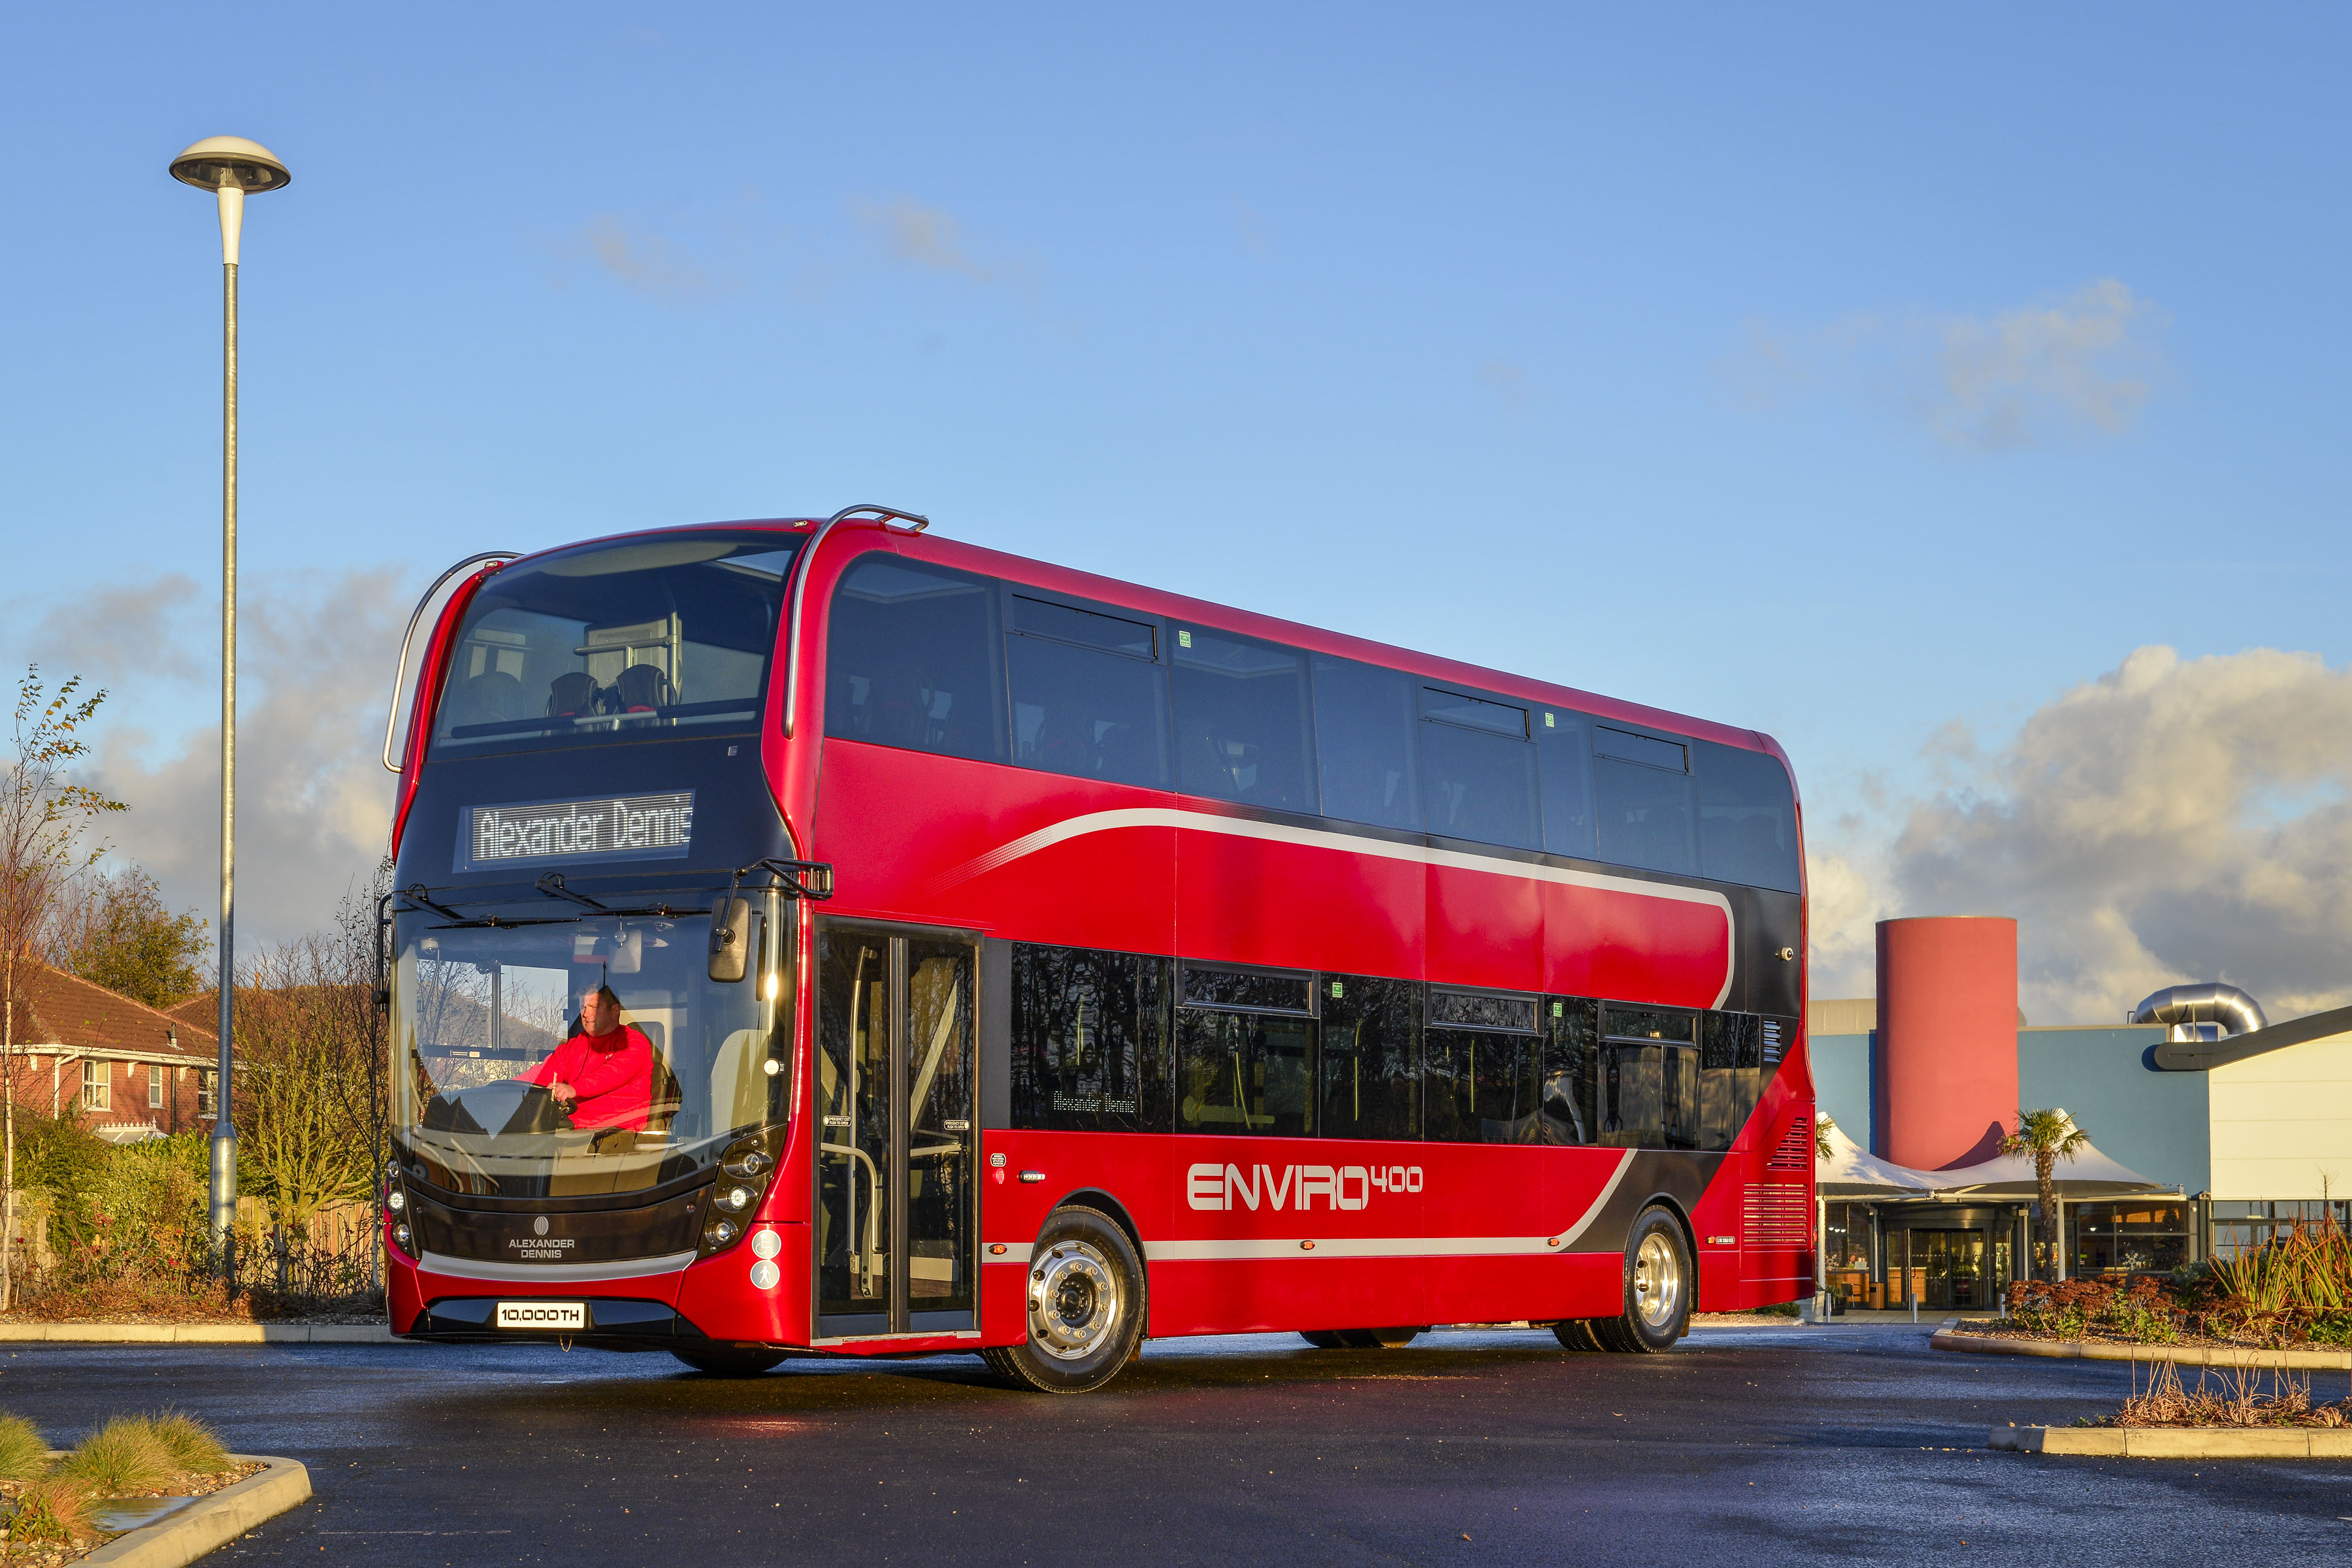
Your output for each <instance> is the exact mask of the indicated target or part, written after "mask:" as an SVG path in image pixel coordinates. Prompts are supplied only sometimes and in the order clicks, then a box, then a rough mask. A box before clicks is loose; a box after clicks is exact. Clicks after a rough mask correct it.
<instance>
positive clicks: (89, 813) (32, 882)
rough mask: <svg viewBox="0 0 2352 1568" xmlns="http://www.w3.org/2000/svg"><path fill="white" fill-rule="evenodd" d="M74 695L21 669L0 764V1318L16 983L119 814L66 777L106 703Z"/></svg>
mask: <svg viewBox="0 0 2352 1568" xmlns="http://www.w3.org/2000/svg"><path fill="white" fill-rule="evenodd" d="M80 689H81V677H79V676H78V675H77V676H74V677H71V678H70V679H68V680H67V681H66V682H65V684H64V685H62V686H60V687H58V689H56V690H55V691H51V690H49V689H47V688H46V687H45V686H44V685H43V684H42V682H41V672H40V667H39V666H38V665H27V666H26V667H25V673H24V676H23V678H22V679H19V680H18V681H17V683H16V710H15V714H14V719H13V723H12V726H11V729H10V731H9V742H10V745H9V752H8V755H7V757H6V759H5V763H0V1099H5V1109H0V1194H5V1196H0V1309H5V1308H6V1307H7V1306H8V1305H9V1304H10V1301H11V1299H12V1298H13V1296H14V1293H15V1288H16V1278H15V1273H14V1269H15V1247H13V1245H11V1240H10V1238H12V1237H14V1236H15V1235H16V1075H17V1069H18V1068H19V1066H20V1065H21V1063H20V1061H19V1058H18V1056H17V1044H16V1018H17V1010H18V1006H19V1003H20V998H19V996H18V994H17V989H16V987H17V981H18V976H19V973H20V972H21V971H22V970H23V969H24V968H25V966H26V965H27V964H30V963H34V962H35V961H36V960H37V958H38V957H39V956H40V953H41V952H42V951H43V948H44V944H45V940H46V938H47V935H48V934H49V929H50V922H51V921H53V920H54V919H55V917H56V913H57V907H58V900H59V897H60V896H61V895H62V894H63V893H64V891H65V889H66V888H67V886H68V883H69V881H70V880H71V879H72V878H73V877H74V876H75V875H76V874H77V873H79V872H80V871H83V870H86V869H88V868H89V866H90V865H91V864H92V863H93V862H95V861H96V860H97V858H98V857H99V855H100V853H102V849H100V848H88V847H85V844H84V835H85V834H86V833H88V831H89V827H90V825H91V824H92V823H93V822H95V821H97V820H98V819H100V818H101V817H103V816H106V814H108V813H109V812H116V811H121V810H124V809H126V808H125V806H124V805H123V803H122V802H121V801H119V800H113V799H110V798H109V797H108V796H106V795H101V794H100V793H99V792H98V791H97V790H95V789H92V788H90V787H89V785H87V784H80V783H79V782H77V781H76V780H75V779H74V778H73V776H72V770H73V768H74V767H75V766H76V764H78V763H81V762H82V761H83V760H84V759H85V758H87V757H88V756H89V742H87V741H85V740H83V739H82V731H84V730H85V729H87V728H88V727H89V723H90V721H91V720H92V719H93V718H94V717H95V716H96V715H97V713H98V709H99V704H100V703H102V702H104V701H105V700H106V693H105V692H103V691H96V692H92V693H91V694H90V695H89V696H88V697H83V696H81V695H79V692H80Z"/></svg>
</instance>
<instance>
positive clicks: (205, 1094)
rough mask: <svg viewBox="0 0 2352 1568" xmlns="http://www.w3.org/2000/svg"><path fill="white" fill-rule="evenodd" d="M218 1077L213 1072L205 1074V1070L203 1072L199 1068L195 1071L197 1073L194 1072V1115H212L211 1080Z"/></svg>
mask: <svg viewBox="0 0 2352 1568" xmlns="http://www.w3.org/2000/svg"><path fill="white" fill-rule="evenodd" d="M218 1076H219V1075H218V1074H217V1073H214V1072H206V1071H205V1070H204V1069H203V1068H198V1069H197V1071H196V1114H197V1115H198V1116H210V1115H212V1114H213V1113H214V1112H213V1079H215V1078H216V1077H218Z"/></svg>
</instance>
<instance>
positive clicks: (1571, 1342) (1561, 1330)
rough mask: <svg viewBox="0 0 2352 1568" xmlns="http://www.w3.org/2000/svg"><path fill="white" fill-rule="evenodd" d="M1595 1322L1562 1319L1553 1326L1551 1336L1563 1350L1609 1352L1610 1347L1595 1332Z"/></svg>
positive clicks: (1582, 1319)
mask: <svg viewBox="0 0 2352 1568" xmlns="http://www.w3.org/2000/svg"><path fill="white" fill-rule="evenodd" d="M1593 1322H1594V1320H1592V1319H1591V1318H1562V1319H1561V1320H1560V1321H1559V1322H1557V1323H1554V1324H1553V1325H1552V1326H1551V1336H1552V1338H1554V1339H1556V1340H1558V1341H1559V1345H1560V1349H1562V1350H1570V1351H1599V1350H1607V1349H1608V1348H1609V1347H1608V1346H1607V1345H1604V1344H1602V1343H1601V1338H1600V1336H1599V1335H1598V1334H1596V1333H1594V1332H1593Z"/></svg>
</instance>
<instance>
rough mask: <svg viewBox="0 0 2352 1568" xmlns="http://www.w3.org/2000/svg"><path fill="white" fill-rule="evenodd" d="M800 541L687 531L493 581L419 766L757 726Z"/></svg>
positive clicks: (448, 680)
mask: <svg viewBox="0 0 2352 1568" xmlns="http://www.w3.org/2000/svg"><path fill="white" fill-rule="evenodd" d="M799 543H800V542H799V541H798V540H797V539H795V538H794V537H793V535H791V534H788V533H777V532H772V531H758V532H754V531H747V530H743V529H724V530H710V529H698V530H688V531H678V532H674V533H664V534H658V535H655V536H652V537H650V538H639V539H634V540H623V541H619V542H614V543H609V544H587V545H582V546H580V547H579V548H577V549H573V550H563V551H558V552H555V553H553V554H551V555H544V556H538V557H534V558H532V559H530V560H528V561H523V562H520V563H517V564H515V565H512V566H509V567H508V568H506V569H505V570H504V571H501V572H497V573H494V574H491V576H490V577H489V579H488V581H487V582H485V583H484V584H482V586H481V588H480V590H479V591H478V593H476V594H475V595H474V599H473V602H472V603H471V604H469V605H467V607H466V618H465V623H464V624H463V625H462V626H460V627H459V628H458V631H457V637H456V639H455V641H454V642H453V643H452V645H451V647H450V652H449V661H448V666H447V673H446V676H445V678H444V681H443V685H442V690H441V701H440V706H439V708H438V709H437V710H436V713H435V716H434V724H433V755H434V756H435V757H436V758H441V757H455V756H480V755H486V754H488V753H490V752H515V751H530V750H538V749H543V748H547V747H552V746H577V745H583V744H590V743H595V742H611V741H632V740H635V741H648V740H663V739H668V738H671V737H677V736H688V735H720V734H735V733H742V732H745V731H751V730H752V729H755V728H756V727H757V726H758V724H759V720H760V712H761V702H762V701H763V700H764V699H765V695H766V691H767V679H768V664H769V660H770V658H771V657H772V655H773V653H774V651H775V647H776V628H777V624H778V621H779V618H780V616H781V615H782V609H783V600H784V574H785V571H786V569H787V568H788V567H790V565H791V564H792V559H793V551H794V550H795V549H796V548H798V546H799Z"/></svg>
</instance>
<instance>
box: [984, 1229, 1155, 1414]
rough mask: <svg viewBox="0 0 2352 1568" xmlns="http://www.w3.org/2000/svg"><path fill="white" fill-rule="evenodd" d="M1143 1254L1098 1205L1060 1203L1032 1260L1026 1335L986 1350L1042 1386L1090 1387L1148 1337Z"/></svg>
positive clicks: (1060, 1390) (1027, 1382)
mask: <svg viewBox="0 0 2352 1568" xmlns="http://www.w3.org/2000/svg"><path fill="white" fill-rule="evenodd" d="M1145 1289H1146V1285H1145V1280H1144V1273H1143V1259H1142V1258H1139V1257H1137V1256H1136V1251H1135V1244H1134V1243H1133V1242H1131V1241H1129V1239H1128V1238H1127V1232H1126V1231H1124V1230H1122V1229H1120V1228H1119V1226H1118V1221H1116V1220H1114V1219H1112V1218H1111V1217H1110V1216H1109V1215H1107V1214H1104V1213H1103V1212H1102V1211H1101V1210H1099V1209H1090V1208H1086V1207H1083V1206H1081V1205H1071V1206H1069V1207H1067V1208H1059V1209H1055V1211H1054V1212H1053V1214H1052V1215H1049V1216H1047V1218H1046V1220H1045V1229H1044V1230H1042V1231H1040V1232H1038V1234H1037V1250H1036V1251H1035V1252H1034V1253H1033V1254H1032V1255H1031V1257H1030V1260H1029V1301H1028V1308H1029V1310H1028V1320H1029V1333H1028V1337H1027V1338H1026V1339H1025V1340H1024V1341H1023V1342H1021V1343H1020V1344H1017V1345H999V1346H997V1347H995V1348H994V1349H992V1350H990V1351H987V1352H984V1353H985V1354H986V1356H987V1358H988V1364H989V1365H990V1366H992V1367H993V1368H995V1369H996V1373H997V1375H999V1376H1000V1377H1003V1378H1004V1379H1006V1380H1007V1381H1009V1382H1012V1383H1015V1384H1020V1385H1021V1386H1023V1387H1024V1388H1034V1389H1035V1390H1037V1391H1038V1392H1039V1393H1041V1394H1086V1393H1088V1392H1090V1391H1091V1390H1094V1389H1097V1388H1100V1387H1101V1386H1102V1385H1103V1384H1106V1383H1108V1382H1109V1381H1110V1380H1111V1379H1112V1378H1113V1377H1115V1376H1117V1375H1118V1369H1119V1368H1120V1367H1122V1366H1125V1365H1126V1364H1127V1363H1128V1361H1129V1358H1130V1357H1131V1356H1132V1355H1133V1353H1134V1351H1135V1348H1136V1345H1137V1342H1139V1340H1141V1338H1142V1337H1143V1323H1144V1318H1145V1313H1146V1309H1147V1307H1148V1304H1149V1303H1148V1299H1147V1298H1146V1296H1145V1293H1144V1292H1145Z"/></svg>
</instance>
